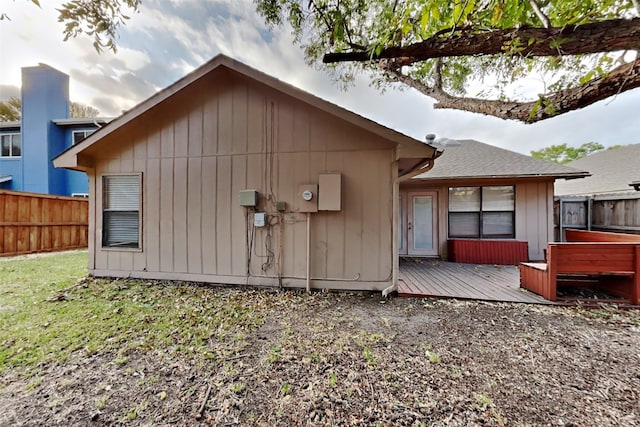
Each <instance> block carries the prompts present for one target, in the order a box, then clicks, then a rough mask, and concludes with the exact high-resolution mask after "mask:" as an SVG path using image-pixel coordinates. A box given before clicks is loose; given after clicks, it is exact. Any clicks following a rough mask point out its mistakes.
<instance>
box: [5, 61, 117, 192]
mask: <svg viewBox="0 0 640 427" xmlns="http://www.w3.org/2000/svg"><path fill="white" fill-rule="evenodd" d="M21 97H22V117H21V120H20V121H17V122H3V123H0V189H5V190H16V191H28V192H32V193H44V194H56V195H61V196H84V195H86V194H87V193H88V192H89V189H88V179H87V176H86V174H85V173H83V172H77V171H69V170H63V169H57V168H55V167H54V166H53V163H52V159H53V158H55V157H56V156H57V155H58V154H60V153H61V152H63V151H64V150H66V149H67V148H69V147H71V146H72V145H73V144H75V143H78V142H79V141H81V140H82V139H84V138H85V137H86V136H87V135H89V134H90V133H91V132H93V131H95V130H96V129H98V128H99V127H101V126H103V125H104V124H106V123H107V121H108V120H107V119H104V118H70V117H69V76H68V75H66V74H64V73H62V72H60V71H58V70H56V69H54V68H52V67H50V66H48V65H45V64H40V65H37V66H35V67H25V68H23V69H22V93H21Z"/></svg>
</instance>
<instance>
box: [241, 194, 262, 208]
mask: <svg viewBox="0 0 640 427" xmlns="http://www.w3.org/2000/svg"><path fill="white" fill-rule="evenodd" d="M257 204H258V190H240V206H256V205H257Z"/></svg>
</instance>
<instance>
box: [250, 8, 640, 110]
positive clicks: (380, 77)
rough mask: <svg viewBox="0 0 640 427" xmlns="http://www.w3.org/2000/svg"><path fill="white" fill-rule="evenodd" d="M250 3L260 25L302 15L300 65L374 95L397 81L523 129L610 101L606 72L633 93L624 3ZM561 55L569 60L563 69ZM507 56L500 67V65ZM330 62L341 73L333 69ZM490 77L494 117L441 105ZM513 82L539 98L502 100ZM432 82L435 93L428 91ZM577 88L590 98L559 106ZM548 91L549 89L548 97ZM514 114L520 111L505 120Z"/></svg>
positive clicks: (633, 24)
mask: <svg viewBox="0 0 640 427" xmlns="http://www.w3.org/2000/svg"><path fill="white" fill-rule="evenodd" d="M254 1H255V3H256V4H257V10H258V11H259V12H260V13H262V14H263V16H265V20H266V21H267V22H269V23H274V22H277V23H278V24H282V23H283V22H285V21H286V20H283V19H282V18H283V16H285V13H284V12H285V11H286V10H290V9H291V8H292V5H297V7H299V8H300V10H303V11H304V13H303V15H304V16H303V17H302V18H301V16H302V15H300V14H296V19H295V20H294V22H290V23H291V25H292V26H293V27H294V28H295V30H296V31H298V32H299V33H303V32H304V34H306V36H305V40H308V41H307V42H306V45H305V52H306V54H307V61H308V62H313V63H319V62H320V60H321V59H322V60H323V61H324V62H327V63H329V62H330V63H332V65H331V70H332V73H333V75H334V76H336V77H337V78H338V79H342V78H343V77H344V76H345V75H353V73H354V71H357V70H360V71H365V72H367V73H368V74H370V75H371V78H372V81H373V82H374V83H375V84H376V85H378V84H381V83H383V84H382V86H381V88H382V89H384V86H385V84H384V82H387V83H386V85H388V84H390V83H389V82H397V81H401V82H404V83H406V84H409V85H410V86H412V87H415V88H422V89H424V90H422V89H419V90H421V91H422V92H423V93H425V94H426V95H428V96H432V97H435V98H436V100H437V101H438V103H439V105H443V106H446V107H445V108H449V107H450V106H451V105H455V107H453V108H460V107H463V109H466V110H467V111H474V112H483V113H484V114H491V115H494V114H497V116H498V117H502V118H510V119H518V120H521V121H524V122H532V121H537V120H541V119H544V118H545V117H551V116H553V115H556V114H561V113H563V112H566V111H570V110H571V109H575V108H581V107H584V106H586V105H589V104H591V103H593V102H596V101H597V100H600V99H604V98H605V97H607V96H611V94H612V93H618V91H612V90H611V88H610V87H609V86H607V85H610V84H613V83H614V81H609V82H603V81H602V80H601V79H602V78H604V77H606V76H608V75H610V74H615V73H614V71H616V72H622V71H623V70H624V71H631V74H630V78H629V79H628V80H627V81H625V82H624V85H622V86H620V87H619V90H620V91H625V90H630V89H633V88H634V87H637V86H639V85H640V73H636V67H635V66H633V67H628V66H626V65H629V64H630V62H628V61H633V60H634V57H633V56H632V55H627V56H622V55H620V53H619V52H620V51H622V50H634V51H637V50H639V49H640V43H639V42H638V41H639V40H640V36H639V31H640V19H636V20H630V19H629V18H631V17H633V16H637V14H638V13H640V11H636V10H635V9H634V6H633V3H632V2H629V1H621V0H602V1H600V0H544V1H541V0H529V1H522V0H454V1H445V0H396V1H393V2H389V1H384V0H340V1H338V0H311V1H309V2H308V3H307V1H304V2H303V1H302V0H299V1H296V0H254ZM275 16H277V19H275V18H274V17H275ZM290 21H291V20H290ZM546 27H550V28H546ZM567 55H569V56H570V57H571V58H576V59H575V60H571V59H570V60H566V58H567ZM506 56H508V57H509V59H506V60H505V59H503V58H504V57H506ZM433 58H440V59H439V62H440V63H441V67H440V73H439V75H437V76H436V75H435V74H434V72H435V69H434V67H433V66H432V65H426V66H425V65H424V64H428V63H431V62H433ZM625 60H626V61H627V62H626V63H625ZM336 62H347V63H349V65H348V66H346V65H342V64H338V65H334V64H333V63H336ZM427 70H430V71H428V72H427ZM399 74H401V75H399ZM489 74H494V75H495V76H496V77H497V78H495V79H493V80H495V81H496V82H497V84H496V85H495V86H494V88H493V90H487V91H484V92H485V93H487V94H489V93H493V94H496V93H498V94H500V100H503V101H509V102H510V104H508V105H507V104H505V105H502V106H498V105H497V104H496V106H497V107H498V108H495V109H489V110H491V111H492V112H491V113H488V112H487V111H489V110H487V109H486V108H484V105H485V104H482V105H480V104H477V103H476V102H475V101H474V100H473V99H470V98H461V99H459V100H456V102H454V103H451V102H449V101H450V100H451V95H454V94H455V95H460V96H467V93H468V91H469V88H470V87H474V86H477V85H478V83H480V84H482V85H483V86H484V85H485V82H482V81H481V78H482V77H483V76H487V75H489ZM411 79H419V80H415V81H410V80H411ZM518 79H521V80H524V79H527V80H529V81H530V80H532V79H535V80H537V81H544V88H542V89H544V90H545V93H544V95H543V96H541V95H540V94H539V93H535V92H533V93H532V92H529V93H527V94H526V95H525V96H524V97H519V98H516V99H514V100H511V99H509V98H508V97H505V96H504V95H506V94H507V91H505V84H508V83H510V82H513V81H515V80H518ZM636 79H637V80H636ZM343 81H344V80H343ZM436 82H437V84H438V88H434V87H433V86H432V85H434V84H436ZM620 82H621V81H620V80H615V83H616V84H622V83H620ZM391 84H393V83H391ZM600 84H604V86H605V87H604V88H602V89H603V90H601V88H600V87H598V85H600ZM582 86H584V87H585V88H587V89H588V91H590V93H591V95H590V96H589V97H583V98H580V102H576V99H575V98H570V99H569V98H566V99H565V98H563V97H565V96H566V95H571V96H574V95H576V94H579V93H582V91H581V89H580V88H581V87H582ZM550 88H553V90H552V91H550V92H549V91H547V90H548V89H550ZM434 89H437V90H434ZM596 92H597V93H596ZM436 95H438V96H439V97H438V96H436ZM541 99H544V100H545V101H541ZM458 101H459V102H458ZM479 101H482V102H483V103H484V101H485V99H480V100H479ZM486 101H491V102H493V101H492V100H490V99H486ZM565 101H566V102H565ZM514 107H517V108H516V109H518V110H522V111H521V112H518V113H517V114H513V111H515V110H514ZM527 108H528V110H527Z"/></svg>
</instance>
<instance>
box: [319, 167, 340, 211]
mask: <svg viewBox="0 0 640 427" xmlns="http://www.w3.org/2000/svg"><path fill="white" fill-rule="evenodd" d="M341 189H342V175H340V174H339V173H323V174H320V176H319V177H318V210H319V211H340V210H342V191H341Z"/></svg>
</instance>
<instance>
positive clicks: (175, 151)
mask: <svg viewBox="0 0 640 427" xmlns="http://www.w3.org/2000/svg"><path fill="white" fill-rule="evenodd" d="M191 90H193V93H192V95H193V96H187V95H188V94H185V96H181V97H179V98H177V100H176V101H175V102H176V103H179V105H177V104H176V103H173V104H171V103H167V105H165V106H164V109H162V108H158V111H154V112H153V113H152V114H150V115H149V117H148V118H147V119H146V121H145V120H140V123H139V126H137V129H132V131H131V132H130V135H131V140H129V141H126V143H124V144H120V145H122V147H120V146H118V147H120V148H119V149H116V148H114V149H113V150H110V152H109V154H108V155H103V156H102V157H100V158H98V159H96V176H100V175H101V174H105V173H114V172H117V173H126V172H136V173H140V172H141V173H142V174H143V224H142V233H143V239H142V241H143V248H142V251H141V252H139V253H133V254H128V256H129V257H131V258H130V259H131V260H133V262H129V261H127V262H124V260H123V259H120V262H119V263H116V262H113V260H112V259H111V258H110V255H107V254H106V253H117V251H114V250H113V249H111V250H109V251H104V250H102V249H101V247H100V246H101V245H100V242H99V240H97V239H96V242H95V243H96V256H95V260H96V262H95V265H94V269H96V270H109V269H113V268H116V269H125V270H126V269H131V270H132V271H131V272H135V271H138V270H140V269H144V271H146V272H151V273H153V272H158V273H187V274H194V275H196V274H197V275H210V276H212V277H214V279H212V280H215V277H222V278H228V277H239V278H242V277H246V272H247V261H248V260H247V255H248V254H247V250H248V246H247V242H248V240H249V237H250V231H251V228H252V224H253V210H252V209H247V208H243V207H242V206H240V204H239V193H240V190H244V189H255V190H258V192H259V195H260V197H259V206H258V207H257V209H259V210H260V211H266V212H267V213H268V219H269V221H270V223H271V224H274V225H273V226H272V227H271V229H270V233H269V231H268V228H266V227H265V228H264V229H256V230H255V233H254V241H255V245H254V248H253V253H252V254H251V265H250V270H251V273H252V274H253V275H255V276H258V277H260V276H263V277H265V278H267V277H268V278H274V277H277V276H278V275H280V276H282V277H283V278H284V279H291V278H294V279H302V278H304V277H305V274H306V248H307V239H306V214H305V213H302V212H299V207H300V206H299V201H298V197H300V196H299V194H298V188H299V186H300V185H302V184H310V183H317V182H318V175H319V174H321V173H340V174H341V175H342V206H343V209H342V210H341V211H339V212H318V213H313V214H312V215H311V221H312V223H311V225H312V230H311V234H312V241H311V254H312V258H311V263H312V265H311V271H312V277H314V278H316V279H317V278H326V279H337V280H352V279H354V278H356V277H359V280H361V281H371V282H386V281H388V280H390V276H391V268H392V261H393V260H392V254H391V236H392V230H391V222H392V212H391V209H392V200H391V191H392V188H391V187H392V176H391V175H392V170H391V167H392V164H393V153H394V149H395V145H394V144H391V143H389V142H388V141H386V140H383V139H382V138H380V137H377V136H374V135H373V134H371V133H369V132H367V131H364V130H362V129H360V128H356V127H354V126H353V125H351V124H349V123H346V122H344V121H342V120H341V119H338V118H336V117H334V116H331V115H329V114H328V113H324V112H321V111H319V110H316V109H315V108H314V107H311V106H309V105H307V104H304V103H302V102H300V101H297V100H294V99H292V98H289V97H288V96H286V95H283V94H281V93H278V92H275V91H274V90H272V89H270V88H267V87H266V86H262V85H260V84H258V83H256V82H253V81H250V80H248V79H245V78H241V77H232V78H230V76H228V75H225V73H220V74H219V75H218V76H217V77H216V78H213V77H211V78H209V79H203V81H201V82H198V83H197V84H196V85H195V86H194V87H193V88H191ZM203 94H206V96H205V95H203ZM132 127H136V126H135V123H134V124H132ZM125 147H129V148H125ZM138 156H141V157H144V158H145V159H144V161H141V160H142V159H138V161H134V162H132V161H131V160H132V159H131V157H136V158H137V157H138ZM96 183H97V187H100V186H101V182H100V181H99V180H97V181H96ZM93 194H94V195H95V196H94V197H95V200H94V201H95V205H96V225H97V227H101V219H100V217H101V209H102V203H101V198H100V194H101V190H98V189H96V192H94V193H93ZM276 201H284V202H286V203H287V211H286V212H284V213H278V212H277V211H276V210H275V202H276ZM268 234H270V235H269V236H268ZM98 235H99V232H98V230H96V236H98ZM269 239H270V240H269ZM268 242H270V251H271V253H269V251H268V250H267V243H268ZM267 255H270V258H267ZM267 260H269V263H268V265H265V270H266V271H263V264H265V262H266V261H267ZM114 273H118V275H122V273H123V271H119V272H115V271H114ZM133 275H135V274H133ZM199 277H201V276H199ZM225 280H226V279H225Z"/></svg>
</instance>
